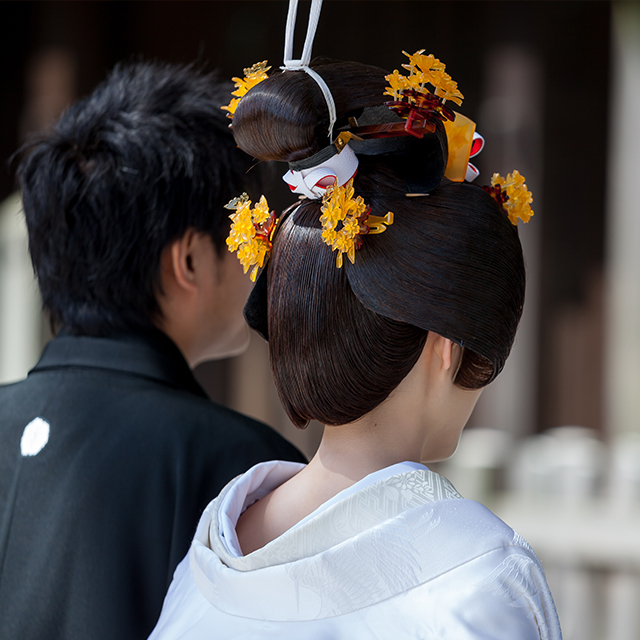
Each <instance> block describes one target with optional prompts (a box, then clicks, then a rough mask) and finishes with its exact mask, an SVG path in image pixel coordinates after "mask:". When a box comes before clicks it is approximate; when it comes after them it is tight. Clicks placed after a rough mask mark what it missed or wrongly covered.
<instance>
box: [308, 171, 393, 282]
mask: <svg viewBox="0 0 640 640" xmlns="http://www.w3.org/2000/svg"><path fill="white" fill-rule="evenodd" d="M353 196H354V189H353V180H349V182H347V184H345V185H344V186H340V185H339V184H337V182H336V183H335V184H334V185H333V186H332V187H329V188H328V189H327V191H326V193H325V195H324V196H323V198H322V208H321V212H322V215H321V216H320V223H321V224H322V240H323V241H324V242H325V244H328V245H329V246H330V247H331V248H332V249H333V251H337V252H338V255H337V257H336V267H338V269H340V268H341V267H342V263H343V260H342V256H343V255H344V254H346V255H347V258H349V260H350V261H351V264H353V263H354V262H355V252H356V249H359V248H360V247H361V246H362V236H363V235H367V234H371V235H373V234H378V233H383V232H384V231H386V229H387V226H389V225H391V224H393V213H392V212H391V211H389V212H388V213H387V215H386V216H372V215H370V213H371V207H370V206H369V205H367V204H365V202H364V200H363V199H362V197H361V196H357V197H355V198H354V197H353Z"/></svg>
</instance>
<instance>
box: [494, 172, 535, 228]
mask: <svg viewBox="0 0 640 640" xmlns="http://www.w3.org/2000/svg"><path fill="white" fill-rule="evenodd" d="M524 180H525V178H524V176H523V175H521V174H520V173H519V172H518V171H515V170H514V171H512V172H511V173H508V174H507V177H506V178H503V177H502V176H501V175H500V174H499V173H494V174H493V177H492V178H491V186H486V187H482V188H483V189H484V190H485V191H486V192H487V193H488V194H489V195H490V196H491V197H492V198H493V199H494V200H495V201H496V202H497V203H498V204H499V205H500V206H501V207H502V208H503V209H504V210H505V212H506V214H507V216H509V222H511V224H512V225H517V224H518V220H522V222H529V220H530V219H531V216H533V209H532V208H531V203H532V202H533V196H532V195H531V191H529V190H528V189H527V185H526V184H525V182H524Z"/></svg>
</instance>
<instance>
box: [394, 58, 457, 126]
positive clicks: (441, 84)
mask: <svg viewBox="0 0 640 640" xmlns="http://www.w3.org/2000/svg"><path fill="white" fill-rule="evenodd" d="M402 53H404V55H405V56H407V57H408V58H409V64H403V65H402V66H403V67H404V68H405V69H407V70H408V71H409V75H408V76H403V75H401V74H400V72H399V71H398V70H397V69H396V70H394V72H393V73H391V74H389V75H388V76H385V80H387V81H388V82H389V86H388V87H387V88H386V90H385V92H384V93H385V95H389V96H391V97H392V98H393V101H391V102H387V103H386V104H387V106H388V107H390V108H391V109H393V110H394V111H396V113H397V114H398V115H399V116H400V117H402V118H403V119H404V120H405V121H406V122H405V131H406V132H407V133H408V134H409V135H413V136H415V137H417V138H422V136H423V135H424V132H423V131H421V130H420V129H419V128H418V127H416V126H414V122H416V121H417V122H420V121H423V120H426V121H427V122H431V123H433V122H434V121H435V120H440V121H444V120H450V121H453V120H455V114H454V112H453V111H452V110H451V109H449V107H447V106H446V105H445V102H446V101H447V100H450V101H451V102H454V103H455V104H457V105H461V104H462V100H463V98H464V96H463V95H462V94H461V93H460V91H458V85H457V83H456V82H454V81H453V80H452V79H451V76H450V75H449V74H448V73H446V72H445V65H444V64H443V63H442V62H440V60H438V59H437V58H436V57H434V56H433V55H427V56H425V55H424V49H422V50H420V51H416V53H414V54H413V55H411V54H409V53H407V52H406V51H403V52H402ZM427 85H431V86H432V87H433V88H434V93H432V92H431V91H429V90H428V89H427Z"/></svg>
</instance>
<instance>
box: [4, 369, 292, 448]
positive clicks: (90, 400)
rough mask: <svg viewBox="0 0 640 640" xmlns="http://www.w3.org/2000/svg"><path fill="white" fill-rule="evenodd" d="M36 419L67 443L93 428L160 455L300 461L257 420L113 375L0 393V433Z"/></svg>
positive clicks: (59, 377) (67, 378) (29, 384)
mask: <svg viewBox="0 0 640 640" xmlns="http://www.w3.org/2000/svg"><path fill="white" fill-rule="evenodd" d="M36 417H39V418H42V419H44V420H46V421H47V422H49V423H50V424H51V426H52V428H54V427H55V428H59V429H62V430H63V431H65V432H67V433H68V434H69V437H73V432H79V431H84V430H85V429H87V428H89V427H88V425H89V424H91V430H92V431H94V432H96V431H97V430H105V429H106V430H108V431H110V432H111V434H112V435H115V433H120V435H121V438H122V440H124V441H128V440H130V439H136V440H139V439H143V440H145V441H148V442H153V447H154V449H155V450H156V451H157V450H160V449H165V448H166V449H167V450H168V451H174V452H175V453H176V454H177V453H178V451H179V450H184V449H185V447H186V448H188V449H189V450H194V451H198V450H200V451H201V452H202V453H205V452H208V451H211V450H215V451H220V450H223V449H224V450H226V451H228V452H229V453H231V454H233V453H234V452H236V453H237V454H238V455H244V454H243V452H244V451H245V450H247V451H250V450H253V451H255V452H256V453H261V457H260V459H266V458H270V457H274V458H275V457H282V458H286V459H292V460H300V459H302V458H301V456H300V454H299V452H298V451H297V449H295V447H293V445H291V444H290V443H289V442H288V441H287V440H285V439H284V438H283V437H282V436H281V435H280V434H279V433H277V432H276V431H275V430H274V429H272V428H271V427H269V426H268V425H266V424H264V423H263V422H260V421H259V420H256V419H254V418H251V417H248V416H246V415H243V414H241V413H239V412H237V411H234V410H232V409H229V408H227V407H225V406H222V405H220V404H217V403H215V402H213V401H211V400H210V399H209V398H207V397H205V396H203V395H198V394H196V393H193V392H191V391H190V390H188V389H184V388H175V387H171V386H169V385H167V384H164V383H163V382H161V381H158V380H153V379H148V378H141V377H138V376H122V375H120V374H119V373H117V372H116V373H113V372H110V371H90V370H88V371H73V370H64V369H61V370H59V371H56V372H51V373H49V374H47V375H42V374H37V375H33V374H32V375H30V376H29V377H28V378H26V379H25V380H23V381H20V382H17V383H14V384H11V385H4V386H0V422H2V423H4V424H3V425H2V426H4V427H5V429H2V430H1V431H6V430H7V429H8V430H15V429H18V430H20V429H23V428H24V427H25V426H26V425H27V423H28V422H29V421H30V420H32V419H34V418H36ZM11 427H13V428H11ZM0 437H2V434H1V433H0Z"/></svg>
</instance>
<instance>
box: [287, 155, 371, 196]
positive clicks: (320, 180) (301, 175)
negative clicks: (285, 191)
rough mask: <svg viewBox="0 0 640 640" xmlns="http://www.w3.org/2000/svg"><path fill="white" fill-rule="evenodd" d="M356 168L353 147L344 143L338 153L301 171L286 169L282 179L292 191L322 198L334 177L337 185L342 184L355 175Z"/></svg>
mask: <svg viewBox="0 0 640 640" xmlns="http://www.w3.org/2000/svg"><path fill="white" fill-rule="evenodd" d="M357 170H358V158H357V156H356V154H355V153H354V152H353V149H351V148H350V147H349V145H346V146H345V147H344V148H343V149H342V151H341V152H340V153H337V154H336V155H334V156H332V157H331V158H329V160H326V161H325V162H323V163H322V164H319V165H317V166H315V167H310V168H309V169H303V170H302V171H291V170H289V171H287V173H285V174H284V176H282V179H283V180H284V181H285V182H286V183H287V184H288V185H289V188H290V189H291V191H293V193H298V194H300V195H304V196H307V198H310V199H312V200H315V199H317V198H322V196H323V195H324V194H325V191H326V190H327V187H330V186H332V185H333V184H334V183H335V181H336V179H337V180H338V185H339V186H341V187H342V186H344V185H345V184H347V182H349V180H351V178H353V176H355V174H356V171H357Z"/></svg>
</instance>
